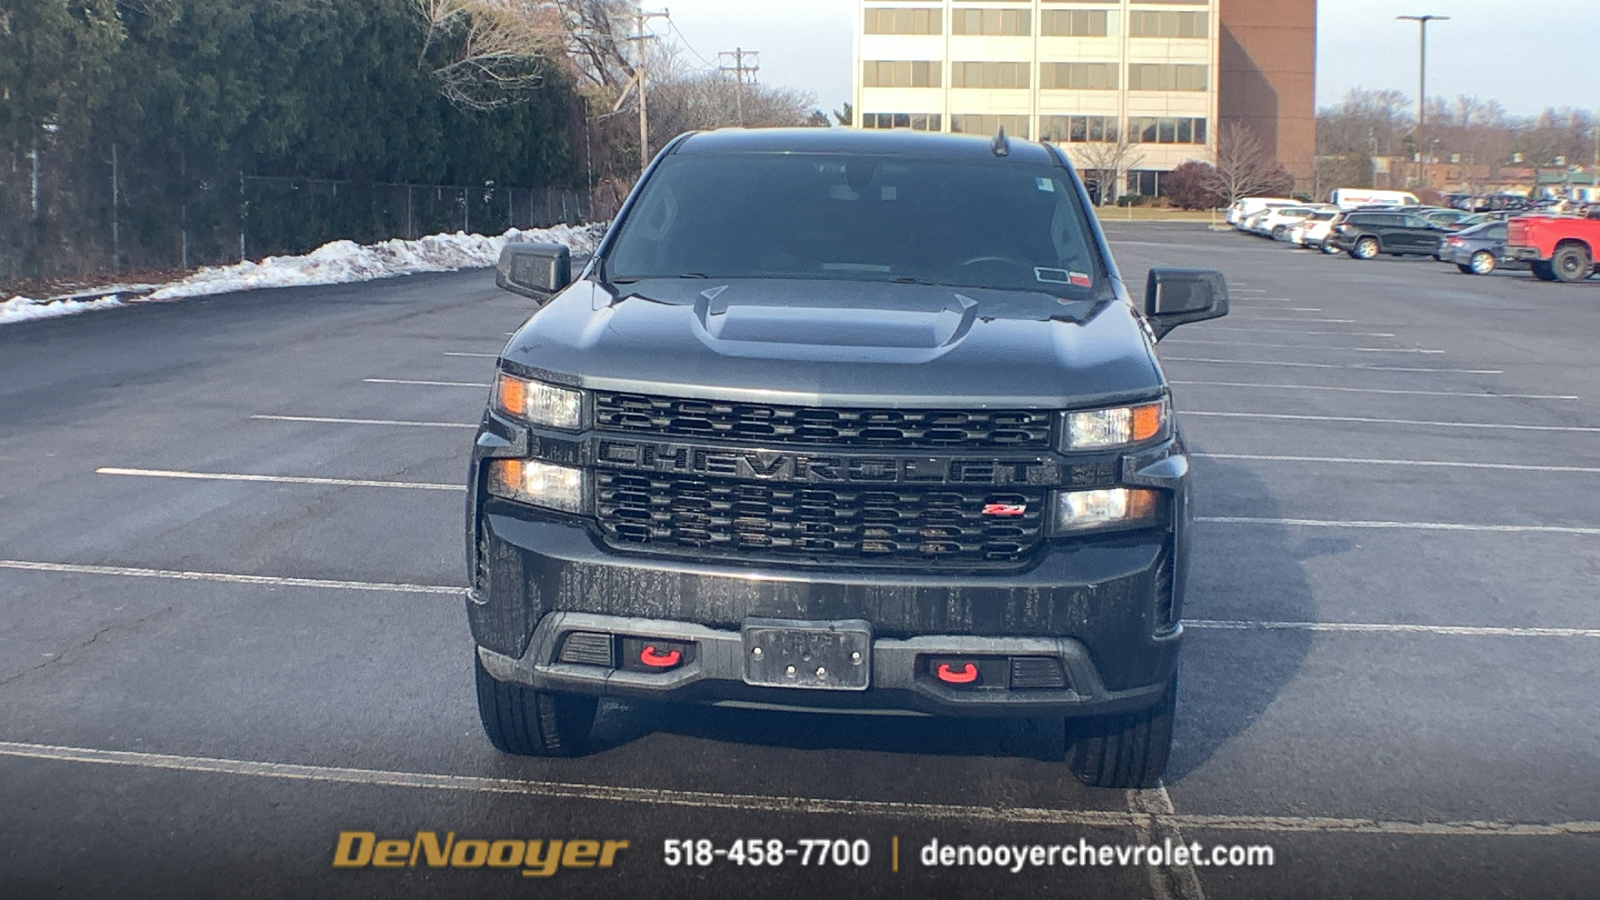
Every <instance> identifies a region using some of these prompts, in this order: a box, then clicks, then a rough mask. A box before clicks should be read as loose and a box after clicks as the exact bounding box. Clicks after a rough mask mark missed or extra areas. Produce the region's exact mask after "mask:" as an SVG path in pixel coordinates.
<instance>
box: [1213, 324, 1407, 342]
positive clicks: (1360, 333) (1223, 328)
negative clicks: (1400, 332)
mask: <svg viewBox="0 0 1600 900" xmlns="http://www.w3.org/2000/svg"><path fill="white" fill-rule="evenodd" d="M1197 324H1198V325H1199V326H1200V327H1202V328H1204V329H1205V330H1206V331H1242V332H1244V333H1246V334H1330V335H1339V336H1343V337H1383V338H1392V337H1394V336H1395V335H1394V333H1393V332H1388V331H1301V330H1300V329H1298V328H1231V327H1229V326H1226V325H1212V324H1211V323H1209V322H1200V323H1197Z"/></svg>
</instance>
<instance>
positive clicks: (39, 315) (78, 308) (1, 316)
mask: <svg viewBox="0 0 1600 900" xmlns="http://www.w3.org/2000/svg"><path fill="white" fill-rule="evenodd" d="M121 305H122V300H121V298H120V297H117V296H116V295H113V296H110V297H101V298H100V299H98V300H30V299H28V298H27V297H12V298H11V299H10V300H0V325H8V324H10V323H12V322H21V321H24V320H27V319H53V318H55V317H56V316H70V315H72V314H73V313H81V312H89V311H91V310H96V309H111V308H112V307H116V306H121Z"/></svg>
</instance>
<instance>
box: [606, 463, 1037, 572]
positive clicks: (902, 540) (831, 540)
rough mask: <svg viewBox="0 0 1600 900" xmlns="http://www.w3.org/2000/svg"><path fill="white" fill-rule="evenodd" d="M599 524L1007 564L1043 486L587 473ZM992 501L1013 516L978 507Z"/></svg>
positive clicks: (678, 544)
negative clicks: (868, 485)
mask: <svg viewBox="0 0 1600 900" xmlns="http://www.w3.org/2000/svg"><path fill="white" fill-rule="evenodd" d="M596 482H597V486H598V488H599V491H598V493H599V519H600V527H601V530H602V531H603V532H604V534H605V536H606V538H607V539H608V540H609V541H610V542H611V543H613V544H614V545H617V546H622V547H630V548H634V549H639V550H656V551H659V552H663V553H692V554H695V555H704V554H706V553H719V552H720V553H726V554H737V555H739V557H740V558H761V557H767V558H776V559H787V560H804V559H807V558H811V559H816V560H818V561H830V562H838V561H854V562H873V561H878V562H887V563H900V564H917V565H924V564H928V563H933V564H942V565H945V566H958V565H964V566H971V565H980V566H981V565H985V564H988V565H995V564H1007V563H1010V564H1015V563H1018V562H1021V561H1023V560H1025V559H1026V558H1027V557H1028V556H1029V555H1031V554H1032V553H1033V551H1034V550H1035V549H1036V548H1037V547H1038V546H1039V543H1040V542H1041V541H1042V540H1043V533H1044V509H1045V502H1044V499H1045V498H1044V490H1043V489H1028V490H1022V491H996V490H995V489H994V488H945V487H941V488H938V489H922V490H916V489H909V488H899V489H897V488H894V487H892V486H891V487H887V488H884V487H877V488H873V489H863V488H855V487H843V486H840V487H834V486H828V487H826V488H822V487H818V486H816V485H782V484H757V483H751V482H743V481H738V480H733V479H726V480H725V479H711V478H676V477H673V476H669V475H663V476H652V475H643V474H619V473H614V472H607V471H601V472H598V473H596ZM996 504H1001V505H1006V506H1024V507H1026V509H1027V512H1026V513H1024V514H1023V515H1020V516H1007V517H997V516H986V515H984V514H983V513H984V509H985V507H989V506H993V505H996Z"/></svg>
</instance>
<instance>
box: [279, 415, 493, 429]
mask: <svg viewBox="0 0 1600 900" xmlns="http://www.w3.org/2000/svg"><path fill="white" fill-rule="evenodd" d="M250 418H252V419H265V420H267V421H270V422H317V423H321V424H325V425H399V426H404V427H409V428H477V427H478V426H477V425H476V424H468V423H465V422H409V421H402V420H399V419H340V418H336V417H333V416H266V415H257V416H251V417H250Z"/></svg>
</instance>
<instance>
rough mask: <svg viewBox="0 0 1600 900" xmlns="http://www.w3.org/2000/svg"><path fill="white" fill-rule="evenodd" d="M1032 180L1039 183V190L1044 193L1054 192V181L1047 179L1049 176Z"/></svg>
mask: <svg viewBox="0 0 1600 900" xmlns="http://www.w3.org/2000/svg"><path fill="white" fill-rule="evenodd" d="M1034 181H1035V183H1037V184H1038V185H1039V190H1041V191H1043V192H1044V193H1046V194H1054V193H1055V192H1056V183H1055V182H1054V181H1052V180H1051V179H1049V178H1037V179H1034Z"/></svg>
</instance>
